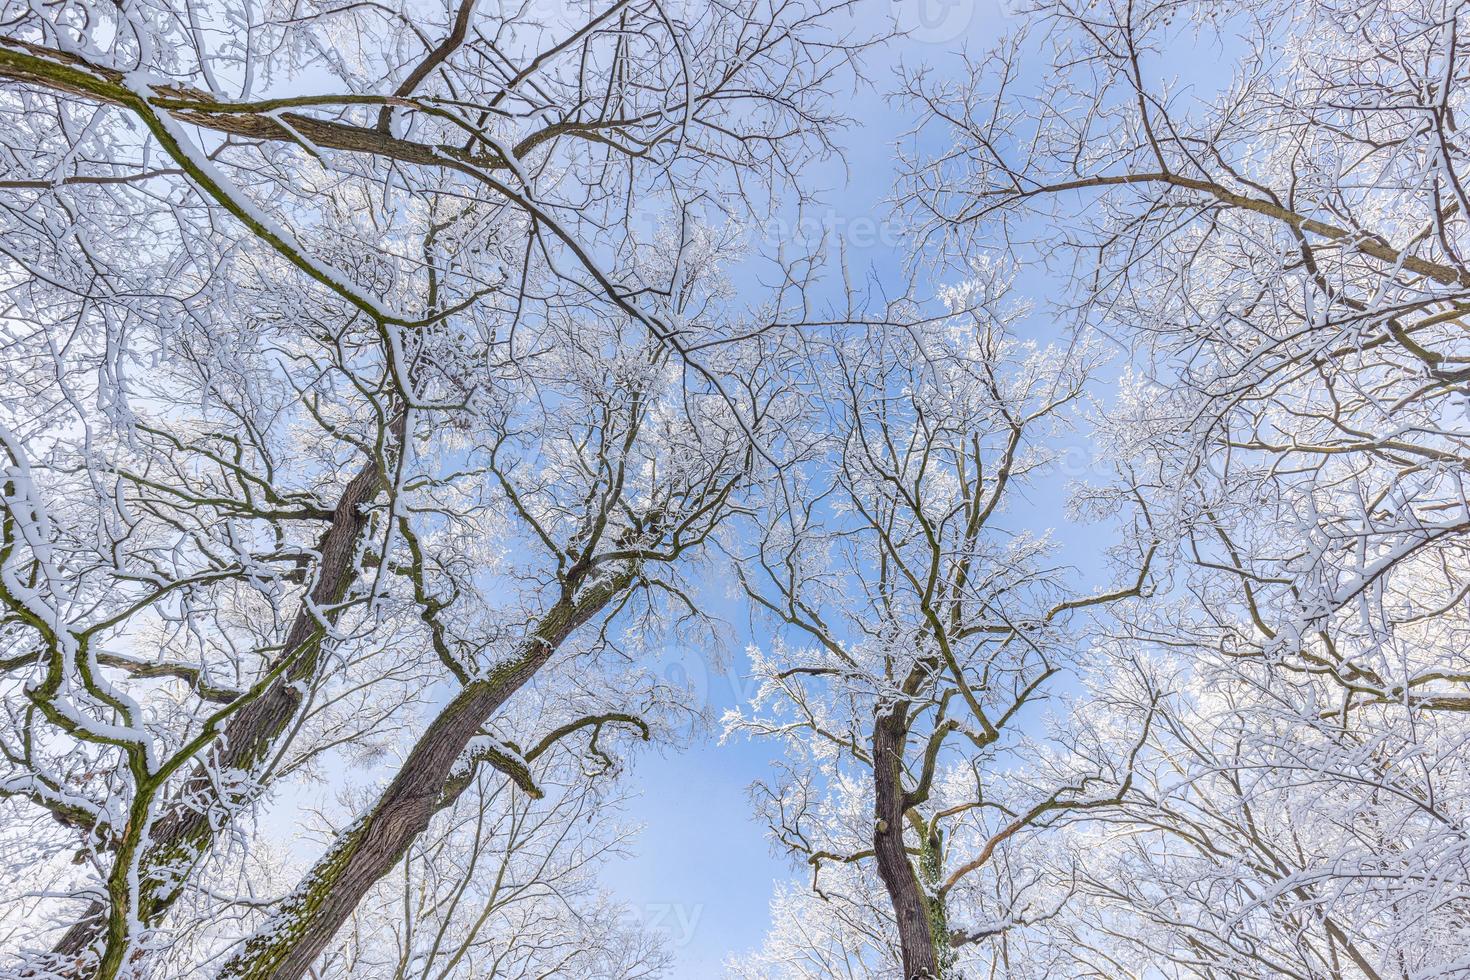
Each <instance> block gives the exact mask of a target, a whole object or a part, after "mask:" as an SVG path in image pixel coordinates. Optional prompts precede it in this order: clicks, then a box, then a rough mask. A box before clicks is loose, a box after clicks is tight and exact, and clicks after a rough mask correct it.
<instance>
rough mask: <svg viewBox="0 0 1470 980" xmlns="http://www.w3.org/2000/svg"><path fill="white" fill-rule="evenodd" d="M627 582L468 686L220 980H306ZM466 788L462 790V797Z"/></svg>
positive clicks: (610, 583) (554, 618)
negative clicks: (489, 738) (497, 719)
mask: <svg viewBox="0 0 1470 980" xmlns="http://www.w3.org/2000/svg"><path fill="white" fill-rule="evenodd" d="M630 581H631V577H630V576H628V575H626V574H623V575H618V576H614V577H612V578H610V579H608V580H605V581H604V582H602V583H601V584H600V585H597V586H595V587H592V588H590V589H588V590H587V592H586V593H585V594H584V595H582V596H580V597H579V598H578V599H577V601H576V602H575V603H574V602H572V601H571V600H563V601H562V602H560V603H558V604H557V605H556V606H555V607H553V609H552V611H551V612H550V613H549V614H548V615H547V616H546V617H545V618H543V620H542V621H541V624H540V625H539V626H538V627H537V629H536V631H535V633H534V634H533V635H532V636H531V637H529V638H528V639H527V640H526V641H525V643H524V645H523V647H522V648H521V650H520V651H519V652H518V654H517V655H516V656H515V657H513V658H511V659H510V660H508V661H506V662H505V663H503V664H502V665H501V666H500V667H498V668H497V669H496V670H495V671H494V672H493V673H492V674H491V675H490V676H489V677H488V678H486V679H484V680H477V681H473V682H471V683H470V684H468V685H466V686H465V688H464V689H463V690H462V691H461V692H460V693H459V695H458V696H456V697H455V698H454V700H452V701H451V702H450V703H449V704H448V705H447V706H446V707H445V708H444V710H443V711H441V712H440V713H439V715H438V716H437V717H436V718H435V719H434V720H433V722H431V723H430V724H429V727H428V728H427V729H426V730H425V732H424V734H423V735H422V736H420V737H419V740H418V742H417V743H416V744H415V745H414V747H413V750H412V751H411V752H410V753H409V755H408V758H406V759H405V760H404V762H403V765H402V766H401V767H400V769H399V771H398V775H397V776H396V777H395V778H394V780H393V782H392V783H390V784H389V785H388V788H387V789H386V790H384V791H383V793H382V794H381V795H380V796H379V797H378V800H377V802H376V803H375V804H374V805H373V807H372V809H371V810H370V811H368V813H367V815H366V816H365V817H363V818H362V819H360V820H358V821H357V822H356V823H354V824H353V825H352V827H351V828H350V829H348V830H347V831H346V832H344V833H343V834H342V835H340V836H339V837H338V838H337V840H336V841H334V842H333V844H332V847H331V848H330V849H328V851H327V853H326V854H324V855H323V856H322V857H321V859H319V860H318V861H317V863H316V865H315V866H314V867H313V868H312V869H311V871H310V872H309V873H308V874H307V876H306V877H305V879H303V881H302V883H301V884H300V885H298V886H297V888H296V889H295V891H294V892H293V893H292V895H291V897H290V898H288V899H287V900H286V901H285V902H284V903H283V905H282V906H281V907H280V908H279V909H278V910H277V911H276V912H275V913H274V914H273V915H272V916H271V919H270V921H269V922H267V923H266V924H265V926H263V927H262V928H261V929H260V930H259V931H258V932H257V933H256V934H255V935H254V936H252V937H251V938H250V939H249V940H248V941H247V942H246V943H245V946H244V947H243V948H242V949H241V950H240V952H239V953H237V954H236V955H235V956H233V957H232V958H231V959H230V960H229V962H227V963H226V964H225V966H224V968H223V969H222V970H221V971H220V973H219V977H220V980H297V978H299V977H301V976H302V975H303V974H305V973H306V971H307V969H308V968H309V967H310V966H311V964H312V962H313V961H314V960H316V958H317V957H318V956H319V955H321V952H322V950H323V949H325V948H326V945H327V943H329V942H330V941H331V939H332V937H333V936H334V935H336V933H337V930H338V929H339V928H340V927H341V926H342V924H343V923H344V922H346V921H347V919H348V918H349V917H350V916H351V915H352V912H353V910H354V909H356V908H357V904H358V902H359V901H361V900H362V897H363V896H364V895H366V894H367V892H368V889H369V888H371V887H372V886H373V885H374V884H375V883H377V881H378V880H379V879H381V878H382V877H383V876H384V875H386V874H388V873H389V872H390V871H392V870H393V868H394V867H396V866H397V864H398V862H399V861H401V860H402V859H403V856H404V854H405V853H407V851H408V848H409V846H410V845H411V844H412V843H413V841H414V839H415V838H416V837H418V835H419V834H421V833H423V831H424V830H425V829H426V828H427V827H428V825H429V820H430V819H431V818H432V817H433V815H434V814H435V813H436V812H437V811H438V810H440V809H442V807H443V806H444V805H445V804H446V803H447V802H452V800H445V799H443V798H442V796H443V794H444V793H445V790H446V787H447V786H448V785H449V782H450V776H451V775H452V773H453V770H454V766H455V763H456V762H457V761H458V760H459V759H460V757H461V756H462V755H463V754H464V751H465V748H466V747H467V746H468V745H469V742H470V740H471V739H472V738H474V736H475V734H476V733H477V732H478V731H479V730H480V727H481V726H482V725H484V723H485V722H486V721H488V720H489V718H490V717H491V715H493V714H494V713H495V711H496V710H498V709H499V708H500V706H501V705H502V704H504V703H505V702H506V700H507V699H508V698H510V696H511V695H512V694H514V693H515V692H516V691H517V690H518V689H519V688H520V687H521V685H523V684H525V682H526V681H527V680H529V679H530V678H531V677H532V676H533V675H534V674H535V673H536V671H537V670H539V669H540V668H541V666H542V665H543V664H545V663H546V661H547V660H549V659H550V657H551V655H552V654H553V653H554V652H555V651H556V649H557V647H559V646H560V645H561V643H562V642H563V641H564V640H565V639H566V638H567V636H569V635H570V634H571V632H572V631H573V630H574V629H576V628H577V627H578V626H580V625H581V624H582V623H585V622H586V621H587V620H588V619H590V618H591V617H592V616H594V615H596V614H597V613H598V612H599V611H600V610H602V609H603V608H605V607H606V606H607V604H608V602H609V601H611V600H612V599H613V598H614V597H615V596H616V595H618V594H619V593H620V592H622V590H623V589H625V588H627V586H628V584H629V582H630ZM468 784H469V781H468V780H466V781H464V782H463V783H461V784H460V785H459V788H458V791H461V792H462V791H463V789H464V787H465V786H467V785H468ZM451 792H453V791H451ZM455 795H457V793H456V794H455Z"/></svg>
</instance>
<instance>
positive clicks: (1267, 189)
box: [904, 0, 1470, 977]
mask: <svg viewBox="0 0 1470 980" xmlns="http://www.w3.org/2000/svg"><path fill="white" fill-rule="evenodd" d="M1025 16H1026V21H1025V25H1024V27H1023V28H1022V29H1021V30H1020V31H1019V32H1018V33H1017V34H1015V35H1014V36H1012V37H1011V38H1009V39H1008V40H1007V41H1006V43H1004V44H1003V45H1001V46H1000V47H999V48H998V49H997V50H996V51H995V52H994V53H993V54H992V55H991V56H989V57H988V58H985V59H982V60H978V61H975V62H973V63H972V64H971V65H970V66H969V67H970V71H969V73H968V76H967V77H965V78H962V79H960V80H958V81H945V80H942V79H939V78H936V77H934V76H931V75H926V74H924V73H922V72H920V73H914V74H912V75H911V76H910V77H909V78H908V81H907V91H908V95H909V97H910V98H911V99H912V100H913V101H912V104H914V105H915V106H917V107H919V108H920V111H921V114H922V120H923V121H922V123H921V126H922V128H924V129H925V130H927V131H928V132H929V134H930V135H931V136H933V137H934V138H935V139H938V140H941V141H942V146H943V149H941V150H940V151H939V152H937V153H935V154H932V155H925V156H923V157H916V158H915V159H913V160H912V161H911V163H912V166H911V168H910V173H909V176H908V181H907V187H906V188H905V198H904V200H905V207H906V208H907V210H908V212H909V213H910V215H911V216H912V217H913V218H914V220H915V222H916V226H917V227H919V228H920V229H921V230H922V233H923V234H924V235H925V236H926V237H925V246H926V247H927V248H931V249H933V250H934V251H936V252H938V253H941V254H942V253H946V252H949V251H951V250H954V251H957V252H960V253H963V252H966V251H968V250H970V249H972V248H990V247H994V246H995V242H996V239H997V237H1002V238H1004V239H1005V240H1006V241H1008V242H1010V243H1011V244H1012V246H1013V247H1014V249H1015V251H1016V253H1017V254H1019V255H1027V254H1029V255H1032V256H1034V257H1036V258H1039V259H1044V260H1045V261H1046V262H1048V263H1049V264H1050V265H1051V268H1053V269H1055V270H1057V271H1059V272H1062V273H1063V274H1065V275H1068V276H1070V277H1071V280H1072V283H1073V286H1074V291H1073V293H1072V297H1071V298H1072V303H1071V306H1070V309H1071V312H1072V313H1073V314H1074V316H1075V320H1076V322H1077V323H1078V325H1079V326H1083V325H1085V326H1087V327H1090V328H1092V329H1095V330H1097V331H1099V332H1103V333H1106V334H1107V335H1109V336H1111V337H1114V338H1117V339H1119V341H1120V342H1121V343H1123V344H1124V345H1125V346H1126V347H1128V348H1129V349H1130V351H1131V352H1132V353H1133V354H1134V355H1135V356H1134V361H1133V367H1132V369H1131V370H1130V371H1129V372H1128V373H1126V374H1125V375H1124V376H1123V377H1122V378H1121V379H1120V384H1119V391H1118V395H1117V397H1116V398H1115V399H1114V401H1113V403H1112V404H1111V405H1110V406H1109V407H1108V409H1107V410H1106V411H1103V412H1101V413H1099V418H1098V420H1097V423H1098V424H1097V429H1096V432H1097V440H1098V451H1099V455H1100V456H1101V457H1106V458H1110V459H1112V460H1115V461H1119V463H1120V465H1121V466H1122V467H1123V468H1124V469H1123V478H1122V479H1119V480H1117V481H1115V482H1113V483H1112V484H1111V485H1107V486H1097V487H1094V489H1093V490H1092V492H1091V493H1090V502H1089V506H1090V507H1091V508H1092V510H1091V512H1092V513H1094V514H1097V515H1104V514H1107V513H1116V514H1126V513H1129V512H1136V511H1135V510H1134V509H1135V508H1138V507H1140V506H1142V507H1146V508H1147V513H1148V515H1149V518H1150V521H1149V527H1150V534H1151V535H1152V536H1154V537H1157V538H1158V539H1160V540H1161V541H1162V542H1163V544H1162V545H1161V548H1160V560H1159V562H1158V563H1157V564H1159V566H1160V571H1161V573H1167V576H1166V577H1164V578H1162V579H1161V581H1162V583H1163V584H1161V588H1160V594H1161V595H1166V596H1167V597H1168V600H1169V601H1157V602H1153V603H1149V604H1145V605H1140V606H1133V607H1130V608H1129V610H1128V615H1127V616H1126V617H1125V618H1124V620H1123V622H1121V623H1120V625H1119V627H1118V634H1119V638H1120V641H1121V642H1123V643H1124V644H1125V645H1126V647H1127V648H1129V649H1133V650H1136V651H1142V655H1146V656H1148V657H1163V659H1164V664H1165V667H1164V668H1161V669H1162V670H1163V675H1164V676H1166V677H1167V678H1169V680H1168V683H1166V684H1163V685H1162V688H1160V689H1158V690H1156V693H1159V691H1162V693H1163V694H1165V695H1167V696H1166V698H1165V700H1164V701H1163V702H1162V704H1163V707H1161V708H1160V710H1161V711H1162V712H1164V715H1163V720H1161V721H1160V722H1159V723H1158V724H1156V725H1155V726H1154V729H1153V733H1152V739H1151V741H1150V743H1149V745H1147V746H1145V747H1144V748H1143V750H1142V751H1141V753H1140V754H1139V755H1138V757H1137V760H1136V761H1137V763H1138V766H1140V767H1141V770H1140V775H1139V777H1138V778H1137V779H1135V782H1134V784H1133V786H1132V790H1133V794H1132V798H1131V799H1132V802H1131V803H1130V804H1129V805H1128V806H1127V807H1125V808H1123V809H1121V810H1114V811H1110V815H1109V818H1108V819H1113V818H1114V817H1115V816H1116V817H1118V819H1120V820H1124V821H1126V822H1124V823H1120V824H1119V825H1118V826H1116V827H1115V828H1113V829H1112V830H1111V831H1109V832H1108V833H1106V834H1104V835H1103V836H1102V837H1093V838H1085V839H1084V840H1083V841H1082V843H1080V844H1079V845H1078V847H1079V848H1080V849H1081V852H1084V853H1086V854H1087V855H1088V856H1089V857H1091V858H1092V859H1093V863H1092V865H1091V867H1090V868H1089V875H1088V877H1087V878H1086V879H1084V880H1083V882H1082V884H1081V885H1080V886H1079V887H1080V891H1081V893H1083V894H1085V895H1086V896H1087V900H1086V901H1085V902H1079V903H1076V904H1075V910H1076V914H1077V918H1076V919H1072V920H1066V919H1058V920H1054V923H1053V924H1054V925H1055V926H1056V927H1057V928H1058V929H1059V930H1061V929H1065V930H1068V931H1067V932H1065V933H1060V932H1059V935H1060V936H1062V938H1060V939H1059V940H1058V946H1057V948H1058V949H1067V948H1071V949H1073V950H1092V951H1094V954H1095V955H1090V958H1089V955H1083V956H1079V957H1078V958H1077V959H1076V960H1074V961H1073V962H1072V963H1071V965H1070V966H1068V967H1067V968H1066V969H1062V968H1058V971H1057V972H1058V973H1067V972H1075V973H1076V974H1078V975H1084V976H1094V975H1099V974H1103V975H1130V973H1129V971H1130V970H1132V971H1135V972H1136V973H1140V974H1147V973H1148V971H1149V970H1159V971H1164V972H1168V973H1171V974H1173V975H1179V976H1302V977H1339V976H1366V977H1379V976H1453V975H1458V973H1459V972H1463V969H1464V962H1463V954H1462V950H1463V948H1464V942H1465V939H1464V934H1463V929H1464V925H1463V923H1464V921H1465V914H1466V912H1465V906H1464V896H1466V895H1467V894H1470V879H1467V878H1466V876H1465V874H1464V871H1463V868H1462V866H1461V864H1460V861H1459V859H1458V857H1456V855H1458V854H1459V853H1460V849H1461V848H1462V846H1463V845H1462V843H1461V842H1462V841H1463V840H1464V839H1465V834H1466V833H1467V831H1470V824H1467V819H1470V797H1467V796H1466V793H1465V787H1464V766H1463V764H1462V763H1459V762H1456V761H1455V760H1456V759H1457V758H1461V757H1462V755H1463V746H1464V744H1465V739H1466V737H1467V735H1470V728H1467V727H1466V722H1465V716H1464V712H1465V710H1466V709H1467V707H1470V660H1467V659H1466V652H1465V649H1466V648H1465V643H1464V639H1465V637H1466V635H1467V632H1466V628H1467V625H1470V620H1467V616H1470V606H1467V605H1466V602H1465V599H1466V595H1467V592H1466V581H1467V577H1466V559H1467V546H1470V538H1467V531H1470V505H1467V500H1470V498H1467V495H1466V489H1467V488H1466V484H1465V472H1466V460H1467V458H1470V454H1467V449H1470V446H1467V437H1470V428H1467V425H1466V422H1467V416H1466V414H1465V411H1464V384H1465V380H1466V374H1465V362H1466V359H1467V357H1470V350H1467V348H1466V345H1465V329H1466V324H1465V322H1464V319H1463V317H1464V314H1465V312H1466V309H1467V307H1466V298H1467V292H1466V290H1467V287H1470V276H1467V268H1466V266H1465V263H1464V260H1463V258H1462V253H1463V252H1464V250H1465V248H1466V221H1467V208H1466V206H1465V201H1464V192H1463V186H1464V176H1463V174H1462V172H1461V171H1462V169H1463V168H1464V166H1465V164H1466V147H1465V143H1464V139H1463V137H1462V136H1461V135H1459V132H1458V120H1459V118H1460V117H1461V116H1462V115H1463V112H1464V109H1465V95H1466V81H1467V75H1466V70H1467V69H1466V63H1465V61H1464V58H1463V45H1462V43H1461V42H1463V40H1464V37H1465V34H1464V32H1465V29H1466V23H1465V14H1464V10H1463V9H1462V8H1461V7H1460V6H1459V5H1457V4H1451V3H1437V2H1412V0H1410V2H1385V3H1374V4H1361V3H1338V2H1335V0H1312V2H1308V3H1300V4H1284V3H1274V2H1232V3H1190V2H1160V3H1136V2H1129V0H1116V2H1102V3H1089V4H1074V3H1070V2H1045V3H1037V4H1033V5H1031V6H1030V7H1029V8H1028V10H1027V11H1026V15H1025ZM1186 50H1187V51H1191V52H1199V51H1202V50H1208V51H1214V52H1217V53H1218V63H1219V65H1221V66H1223V67H1215V66H1214V63H1213V62H1212V61H1211V59H1202V58H1199V57H1195V56H1191V58H1190V59H1188V60H1186V59H1182V58H1178V57H1176V56H1175V55H1176V54H1177V53H1178V52H1181V51H1186ZM930 145H933V144H930ZM1037 245H1043V246H1044V247H1045V249H1046V250H1047V254H1045V255H1040V254H1038V252H1037V251H1036V246H1037ZM1058 246H1061V247H1058ZM1119 683H1120V684H1122V687H1120V688H1119V689H1118V690H1116V691H1114V693H1113V695H1111V696H1112V697H1114V698H1115V699H1116V700H1117V701H1119V702H1126V701H1128V700H1130V699H1132V700H1137V693H1136V691H1135V692H1134V693H1132V694H1130V693H1129V690H1128V683H1124V681H1123V680H1121V679H1120V681H1119ZM1130 683H1131V682H1130ZM1106 689H1107V687H1106V685H1104V686H1103V690H1106ZM1144 772H1147V773H1148V775H1147V776H1144V775H1143V774H1142V773H1144ZM1120 814H1123V815H1122V816H1120ZM1093 826H1094V828H1096V826H1097V825H1093ZM1062 871H1064V872H1065V873H1066V874H1070V870H1068V868H1063V869H1062ZM1059 873H1060V872H1059Z"/></svg>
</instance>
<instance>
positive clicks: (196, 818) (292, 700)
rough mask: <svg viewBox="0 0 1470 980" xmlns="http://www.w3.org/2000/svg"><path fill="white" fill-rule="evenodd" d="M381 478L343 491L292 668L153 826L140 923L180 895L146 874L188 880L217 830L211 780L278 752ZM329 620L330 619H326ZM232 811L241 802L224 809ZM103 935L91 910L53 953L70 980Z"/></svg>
mask: <svg viewBox="0 0 1470 980" xmlns="http://www.w3.org/2000/svg"><path fill="white" fill-rule="evenodd" d="M381 483H382V478H381V476H380V475H379V473H378V467H377V464H376V463H375V462H369V463H368V464H367V465H365V466H364V467H363V469H362V470H361V471H360V472H359V473H358V474H357V475H356V476H355V477H353V479H352V480H351V482H349V483H348V484H347V487H346V489H345V490H344V491H343V493H342V497H341V499H340V500H338V502H337V507H336V509H335V510H334V511H333V513H332V519H331V523H330V524H329V525H328V527H327V532H326V534H325V535H324V536H323V538H322V541H321V544H320V546H319V548H318V550H319V552H320V554H321V561H320V563H319V565H318V568H317V578H316V584H315V585H314V587H313V588H312V591H311V603H310V604H307V603H304V602H303V603H302V604H301V608H300V610H298V612H297V613H296V616H295V618H294V619H293V620H292V622H291V628H290V630H289V632H288V633H287V634H286V643H285V646H284V647H283V648H282V650H283V653H282V656H283V657H286V658H290V665H289V666H288V667H287V668H286V669H285V670H284V671H282V673H281V674H280V676H278V677H277V678H276V680H275V682H274V683H272V684H271V685H270V686H269V687H267V688H266V689H265V690H264V691H263V692H261V694H260V695H259V697H257V698H255V699H254V700H252V701H251V702H250V703H248V704H246V705H244V706H243V707H241V709H240V710H239V711H238V712H236V713H235V714H233V715H231V716H230V717H229V718H227V719H226V720H225V722H224V724H223V726H222V729H221V732H220V738H219V739H217V740H216V742H215V748H214V750H213V751H212V752H211V755H210V758H209V760H208V761H207V762H205V763H201V764H200V765H199V766H198V767H197V768H196V769H195V771H194V773H193V774H192V775H191V776H190V778H189V780H188V782H187V783H186V784H185V786H184V788H183V790H182V792H181V793H180V802H176V803H175V804H174V806H173V807H172V808H171V809H170V810H169V812H167V813H165V814H164V815H163V816H162V817H161V818H160V819H159V820H158V821H157V823H155V824H154V827H153V831H152V834H151V835H150V837H151V844H150V846H149V849H148V851H147V853H146V854H145V855H144V857H143V862H142V863H143V868H144V875H145V880H144V884H143V894H142V895H141V896H140V901H139V918H140V919H141V920H142V921H143V922H145V923H148V922H152V921H155V920H156V919H157V918H158V917H159V916H161V915H162V914H163V913H164V912H166V911H168V908H169V906H171V905H172V904H173V902H174V900H175V899H176V898H177V897H178V895H179V893H180V887H179V885H178V884H173V885H170V886H167V887H166V888H159V887H158V886H157V885H156V884H155V883H153V882H150V881H149V880H148V875H149V873H150V872H154V871H157V870H159V869H161V868H163V867H165V866H171V867H172V869H173V872H174V873H172V874H170V875H167V876H165V878H166V879H171V880H172V881H174V882H176V883H177V882H183V881H186V880H188V872H189V869H191V868H192V867H193V866H194V865H195V864H196V863H197V862H198V861H199V859H200V858H201V857H202V856H204V855H205V854H206V853H207V852H208V850H209V847H210V844H211V843H212V842H213V839H214V836H215V834H216V833H217V832H218V830H219V829H220V827H221V825H219V824H218V822H217V820H216V819H212V817H214V818H217V817H218V815H219V810H218V809H217V804H218V803H219V802H221V801H219V800H217V799H214V796H215V794H216V793H217V792H218V784H217V782H216V780H215V779H214V778H213V774H216V773H220V772H228V771H230V770H239V771H242V772H249V771H251V770H252V769H254V768H255V766H256V765H257V764H258V763H259V762H260V761H261V760H262V759H264V758H265V757H266V756H267V755H268V754H269V752H270V750H271V749H272V748H273V747H275V746H276V743H277V740H278V739H279V738H280V736H281V734H282V733H283V732H285V731H286V730H287V728H288V727H289V726H290V724H291V719H293V718H294V717H295V716H296V712H297V710H298V709H299V708H300V707H301V699H302V697H303V695H302V688H301V686H300V685H301V684H302V683H303V682H305V681H308V680H309V679H310V678H311V677H312V676H313V675H314V674H315V673H316V669H317V663H318V660H319V654H320V647H321V638H322V630H321V623H320V622H319V620H318V619H317V617H316V616H315V615H314V614H313V613H312V611H311V610H312V608H313V607H315V608H317V609H331V608H332V607H333V606H335V605H336V604H337V603H339V602H341V601H342V599H343V598H344V597H345V596H346V594H347V590H348V588H349V587H350V586H351V584H352V580H353V578H354V575H355V570H354V564H353V557H354V555H355V554H356V552H357V548H358V543H359V540H360V539H361V537H362V533H363V530H364V528H365V527H366V524H367V516H366V515H365V514H364V513H363V505H365V504H367V503H369V502H371V501H372V499H373V498H374V497H375V496H377V492H378V489H379V487H380V486H381ZM328 617H329V618H331V614H330V613H329V614H328ZM228 802H229V803H231V804H233V805H239V804H241V803H244V802H245V801H244V800H231V801H228ZM106 931H107V909H106V907H105V906H103V905H102V903H100V902H97V903H93V904H92V906H91V907H90V908H88V909H87V911H86V912H85V913H84V914H83V915H82V917H81V918H80V919H78V921H77V922H76V923H74V924H73V925H72V927H71V928H70V929H68V930H67V931H66V933H65V934H64V935H63V936H62V938H61V939H60V941H58V942H57V944H56V945H55V946H54V947H53V952H54V953H55V954H57V955H58V956H60V957H63V958H64V959H65V961H68V962H69V963H70V964H71V966H72V969H73V971H74V972H71V973H68V974H67V975H69V976H76V977H85V976H89V975H90V973H89V967H88V965H87V964H89V963H91V962H92V960H91V958H90V957H89V956H88V955H87V953H88V951H89V950H91V949H93V948H95V947H96V946H98V945H99V944H100V943H101V942H102V938H103V936H104V935H105V934H106Z"/></svg>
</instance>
